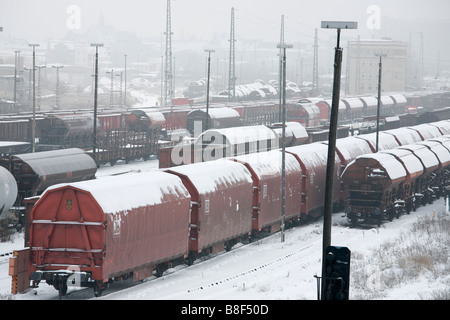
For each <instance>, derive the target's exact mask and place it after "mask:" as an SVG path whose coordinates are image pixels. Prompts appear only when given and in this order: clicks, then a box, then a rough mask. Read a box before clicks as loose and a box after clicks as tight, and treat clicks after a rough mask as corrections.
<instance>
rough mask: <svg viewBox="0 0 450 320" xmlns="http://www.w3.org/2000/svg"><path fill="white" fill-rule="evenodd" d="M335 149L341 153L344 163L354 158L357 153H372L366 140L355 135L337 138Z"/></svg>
mask: <svg viewBox="0 0 450 320" xmlns="http://www.w3.org/2000/svg"><path fill="white" fill-rule="evenodd" d="M336 150H337V151H338V152H339V153H340V154H341V155H342V157H343V158H344V159H345V162H346V163H348V162H349V161H351V160H353V159H355V157H356V156H358V155H361V154H368V153H372V149H370V146H369V144H368V143H367V141H365V140H362V139H357V138H356V137H346V138H342V139H337V140H336Z"/></svg>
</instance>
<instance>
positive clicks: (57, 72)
mask: <svg viewBox="0 0 450 320" xmlns="http://www.w3.org/2000/svg"><path fill="white" fill-rule="evenodd" d="M52 68H55V69H56V107H57V108H58V109H59V69H61V68H64V66H52Z"/></svg>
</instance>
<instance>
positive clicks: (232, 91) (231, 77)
mask: <svg viewBox="0 0 450 320" xmlns="http://www.w3.org/2000/svg"><path fill="white" fill-rule="evenodd" d="M229 41H230V63H229V68H228V101H230V100H234V98H235V97H236V69H235V45H234V44H235V42H236V39H235V37H234V8H231V29H230V40H229Z"/></svg>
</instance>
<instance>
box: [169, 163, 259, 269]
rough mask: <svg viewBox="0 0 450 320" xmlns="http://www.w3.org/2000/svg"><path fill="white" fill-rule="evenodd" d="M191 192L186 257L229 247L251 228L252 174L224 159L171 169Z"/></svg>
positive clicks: (248, 232)
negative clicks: (188, 241) (188, 253)
mask: <svg viewBox="0 0 450 320" xmlns="http://www.w3.org/2000/svg"><path fill="white" fill-rule="evenodd" d="M167 172H170V173H173V174H175V175H177V176H179V177H180V178H181V180H182V181H183V183H184V185H185V186H186V188H187V189H188V190H189V193H190V194H191V201H192V202H191V204H192V208H191V220H190V223H191V225H190V251H191V252H190V257H189V260H190V261H191V262H192V261H193V260H192V259H193V258H195V256H196V254H197V253H201V252H209V251H210V252H216V251H221V250H223V248H224V247H225V249H227V250H228V249H230V248H231V246H232V245H233V244H234V243H235V242H236V241H237V239H239V238H241V237H246V236H248V235H249V234H250V233H251V231H252V218H251V211H252V177H251V175H250V172H249V171H248V170H247V169H246V168H245V167H244V166H243V165H241V164H239V163H235V162H232V161H229V160H226V159H219V160H215V161H209V162H203V163H195V164H191V165H185V166H180V167H176V168H171V169H170V170H167Z"/></svg>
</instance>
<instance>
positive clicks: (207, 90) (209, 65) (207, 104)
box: [205, 49, 215, 131]
mask: <svg viewBox="0 0 450 320" xmlns="http://www.w3.org/2000/svg"><path fill="white" fill-rule="evenodd" d="M205 52H208V81H207V84H206V123H205V131H206V130H208V126H209V119H208V118H209V78H210V71H211V53H212V52H215V50H211V49H205Z"/></svg>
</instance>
